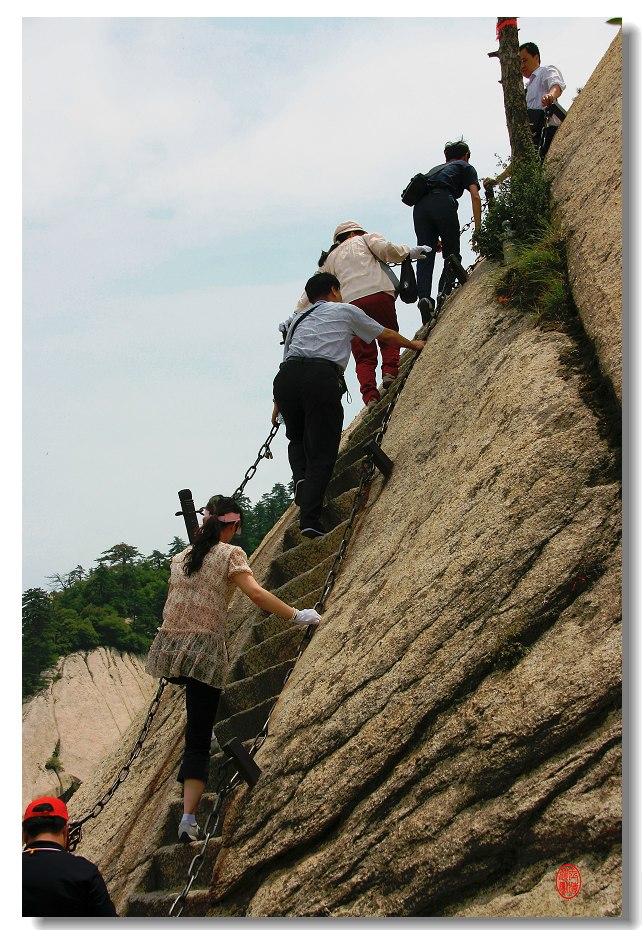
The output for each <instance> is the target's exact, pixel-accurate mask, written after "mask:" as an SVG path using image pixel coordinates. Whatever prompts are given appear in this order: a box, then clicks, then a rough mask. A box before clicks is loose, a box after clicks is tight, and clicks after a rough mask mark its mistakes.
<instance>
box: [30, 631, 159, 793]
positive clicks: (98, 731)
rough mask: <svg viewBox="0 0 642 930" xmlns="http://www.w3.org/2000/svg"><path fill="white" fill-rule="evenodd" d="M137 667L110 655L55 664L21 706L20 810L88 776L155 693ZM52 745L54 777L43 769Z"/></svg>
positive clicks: (101, 652)
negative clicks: (43, 687) (45, 682)
mask: <svg viewBox="0 0 642 930" xmlns="http://www.w3.org/2000/svg"><path fill="white" fill-rule="evenodd" d="M143 665H144V663H143V660H142V658H141V657H139V656H133V655H128V654H127V653H121V652H118V651H117V650H116V649H106V648H100V649H95V650H92V651H91V652H80V653H74V654H73V655H70V656H65V657H64V658H62V659H61V660H60V661H59V663H58V665H57V667H56V669H55V674H54V675H53V676H52V678H51V681H50V684H49V686H48V687H47V689H46V690H45V691H43V692H41V693H40V694H37V695H36V696H35V697H33V698H31V699H30V700H28V701H26V702H25V703H24V704H23V708H22V735H23V740H22V742H23V756H22V801H23V809H24V807H26V805H27V804H28V803H29V801H30V800H31V799H32V798H34V797H38V795H42V794H48V795H53V796H59V795H60V794H62V793H63V792H64V791H65V790H66V789H67V788H69V787H70V785H72V784H73V783H78V782H84V781H86V780H87V779H88V778H90V777H91V776H92V775H93V773H94V771H95V770H96V768H97V766H98V764H99V763H100V762H101V761H102V760H103V758H104V757H105V756H106V755H107V753H109V751H110V750H111V749H112V747H113V746H114V745H116V744H117V743H118V742H119V741H120V740H121V738H122V736H123V734H124V733H125V732H126V730H127V728H128V727H129V725H130V723H131V721H132V720H133V719H135V718H136V717H137V716H138V713H139V711H140V710H141V708H142V707H143V705H145V704H147V703H149V700H150V697H151V695H152V694H153V692H154V691H155V690H156V682H155V681H154V680H153V679H152V678H150V677H149V675H147V674H146V672H145V670H144V667H143ZM58 742H59V743H60V747H59V753H58V759H59V761H60V763H61V764H62V769H61V770H60V771H59V772H56V771H55V770H52V769H46V768H45V763H46V762H47V760H49V759H50V758H51V757H52V755H53V753H54V751H55V749H56V745H57V744H58Z"/></svg>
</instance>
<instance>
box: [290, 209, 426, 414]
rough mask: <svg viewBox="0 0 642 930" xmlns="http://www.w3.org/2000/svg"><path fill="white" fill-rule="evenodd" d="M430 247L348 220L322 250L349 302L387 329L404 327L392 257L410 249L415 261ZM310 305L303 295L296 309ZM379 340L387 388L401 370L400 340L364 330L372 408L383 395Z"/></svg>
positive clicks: (357, 347)
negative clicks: (397, 242) (367, 334)
mask: <svg viewBox="0 0 642 930" xmlns="http://www.w3.org/2000/svg"><path fill="white" fill-rule="evenodd" d="M430 251H431V249H430V248H429V247H428V246H415V247H411V246H408V245H395V244H394V243H393V242H388V240H387V239H384V237H383V236H382V235H381V234H380V233H368V232H366V231H365V230H364V228H363V227H362V226H361V225H360V224H359V223H356V222H354V221H353V220H348V221H347V222H345V223H340V224H339V226H337V228H336V229H335V231H334V236H333V244H332V246H331V247H330V249H329V250H328V251H327V252H322V253H321V258H320V259H319V268H320V269H321V271H324V272H328V273H329V274H332V275H334V276H335V277H336V278H337V279H338V280H339V283H340V288H341V298H342V300H343V301H344V302H345V303H350V304H354V306H355V307H359V308H360V309H361V310H363V312H364V313H365V314H367V315H368V316H369V317H370V318H371V319H373V320H376V322H377V323H380V324H381V325H382V326H383V327H385V328H386V329H390V330H392V331H393V332H396V333H398V332H399V323H398V322H397V313H396V310H395V297H396V289H395V283H394V282H393V277H391V272H390V269H389V268H388V262H393V263H397V262H401V261H403V259H404V258H407V257H408V255H409V256H410V258H411V259H413V261H414V260H415V259H420V258H425V257H426V255H427V254H428V253H429V252H430ZM309 306H310V301H309V300H308V299H307V297H306V295H305V294H304V295H302V297H301V298H300V300H299V302H298V304H297V306H296V311H295V314H296V313H299V312H302V311H304V310H306V309H307V308H308V307H309ZM295 318H296V317H295ZM377 346H379V351H380V353H381V374H382V386H383V389H384V390H387V389H388V388H389V387H390V385H391V384H392V383H393V382H394V380H395V379H396V377H397V375H398V374H399V346H398V345H397V344H394V343H392V342H385V341H383V340H379V339H376V340H373V341H372V342H365V341H364V340H363V339H360V338H359V337H358V336H355V337H354V338H353V340H352V355H353V358H354V360H355V364H356V368H357V378H358V379H359V387H360V389H361V396H362V398H363V402H364V404H365V405H366V407H368V408H369V409H370V408H371V407H374V405H375V404H376V403H378V402H379V401H380V400H381V394H380V392H379V389H378V387H377V363H378V354H377Z"/></svg>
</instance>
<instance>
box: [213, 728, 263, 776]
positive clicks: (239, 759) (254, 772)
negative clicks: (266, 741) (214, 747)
mask: <svg viewBox="0 0 642 930" xmlns="http://www.w3.org/2000/svg"><path fill="white" fill-rule="evenodd" d="M221 748H222V749H223V752H224V753H225V755H226V756H229V758H230V759H231V760H232V762H233V763H234V765H235V766H236V770H237V772H238V773H239V775H240V776H241V778H242V779H243V781H245V782H247V784H248V785H249V786H250V788H253V787H254V785H255V784H256V783H257V781H258V780H259V775H260V774H261V769H260V768H259V767H258V765H257V764H256V762H255V761H254V759H253V758H252V756H251V755H250V754H249V752H248V751H247V749H246V748H245V746H244V745H243V743H242V742H241V741H240V739H239V738H238V737H237V736H234V737H233V738H232V739H231V740H230V741H229V743H226V744H225V745H224V746H223V747H221Z"/></svg>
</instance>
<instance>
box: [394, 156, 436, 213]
mask: <svg viewBox="0 0 642 930" xmlns="http://www.w3.org/2000/svg"><path fill="white" fill-rule="evenodd" d="M445 167H446V162H444V164H443V165H435V167H434V168H431V169H430V171H429V172H428V174H416V175H415V176H414V178H410V180H409V181H408V183H407V184H406V187H405V189H404V190H403V191H402V192H401V200H402V203H405V204H406V206H407V207H414V206H415V205H416V204H418V203H419V201H420V200H421V198H422V197H423V196H424V195H425V194H427V193H428V191H429V190H430V189H431V188H433V187H442V186H443V185H440V184H437V183H435V181H434V178H435V176H436V175H438V174H439V172H440V171H441V169H442V168H445Z"/></svg>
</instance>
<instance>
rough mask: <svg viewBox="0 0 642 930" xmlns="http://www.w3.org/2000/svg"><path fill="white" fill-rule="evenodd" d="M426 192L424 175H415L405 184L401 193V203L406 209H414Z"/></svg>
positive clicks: (426, 183) (426, 184) (426, 186)
mask: <svg viewBox="0 0 642 930" xmlns="http://www.w3.org/2000/svg"><path fill="white" fill-rule="evenodd" d="M427 192H428V181H427V180H426V175H425V174H416V175H415V176H414V177H413V178H411V179H410V180H409V181H408V183H407V184H406V186H405V188H404V189H403V191H402V192H401V201H402V203H405V204H406V206H407V207H414V206H415V204H417V203H419V201H420V200H421V198H422V197H423V196H424V194H426V193H427Z"/></svg>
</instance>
